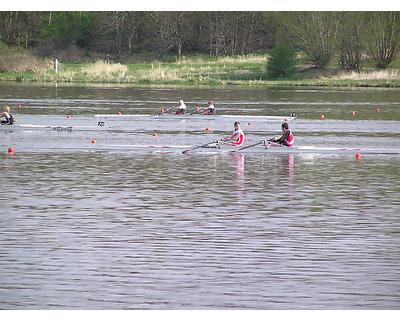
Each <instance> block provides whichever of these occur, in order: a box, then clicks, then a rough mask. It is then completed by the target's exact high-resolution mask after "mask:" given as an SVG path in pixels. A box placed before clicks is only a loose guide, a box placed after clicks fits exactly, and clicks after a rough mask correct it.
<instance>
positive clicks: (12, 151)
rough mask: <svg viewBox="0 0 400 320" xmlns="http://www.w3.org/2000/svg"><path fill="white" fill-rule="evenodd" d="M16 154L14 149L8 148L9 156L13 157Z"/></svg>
mask: <svg viewBox="0 0 400 320" xmlns="http://www.w3.org/2000/svg"><path fill="white" fill-rule="evenodd" d="M14 152H15V149H14V147H8V154H9V155H10V156H12V155H13V154H14Z"/></svg>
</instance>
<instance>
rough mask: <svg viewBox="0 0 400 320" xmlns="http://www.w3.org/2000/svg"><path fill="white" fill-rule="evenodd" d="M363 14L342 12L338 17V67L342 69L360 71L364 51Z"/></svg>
mask: <svg viewBox="0 0 400 320" xmlns="http://www.w3.org/2000/svg"><path fill="white" fill-rule="evenodd" d="M365 22H366V21H365V13H363V12H343V13H341V15H340V27H339V48H340V65H341V66H342V68H344V69H349V70H354V71H357V72H360V71H361V68H362V66H363V53H364V50H365V42H364V38H365V28H366V23H365Z"/></svg>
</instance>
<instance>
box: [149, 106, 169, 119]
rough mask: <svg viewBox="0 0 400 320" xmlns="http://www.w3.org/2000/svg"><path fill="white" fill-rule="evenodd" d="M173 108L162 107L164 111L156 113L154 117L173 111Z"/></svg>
mask: <svg viewBox="0 0 400 320" xmlns="http://www.w3.org/2000/svg"><path fill="white" fill-rule="evenodd" d="M172 108H173V107H168V108H163V109H161V110H162V111H160V112H158V113H156V114H155V115H154V116H153V117H157V116H160V115H162V114H164V113H171V112H172Z"/></svg>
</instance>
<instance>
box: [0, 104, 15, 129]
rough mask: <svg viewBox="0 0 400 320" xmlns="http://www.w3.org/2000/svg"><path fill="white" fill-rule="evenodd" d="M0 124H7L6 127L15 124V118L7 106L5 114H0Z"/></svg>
mask: <svg viewBox="0 0 400 320" xmlns="http://www.w3.org/2000/svg"><path fill="white" fill-rule="evenodd" d="M0 124H5V125H12V124H14V117H13V116H12V114H11V111H10V107H9V106H6V107H5V108H4V112H1V113H0Z"/></svg>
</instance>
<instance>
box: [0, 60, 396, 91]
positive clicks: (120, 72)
mask: <svg viewBox="0 0 400 320" xmlns="http://www.w3.org/2000/svg"><path fill="white" fill-rule="evenodd" d="M266 59H267V58H266V56H263V55H251V56H238V57H220V58H204V57H191V58H183V59H182V60H180V61H177V62H159V61H155V62H147V63H134V64H119V63H106V62H103V61H98V62H95V63H64V62H62V61H61V62H60V69H59V72H58V73H56V72H55V70H54V68H53V66H52V62H50V61H47V63H45V64H43V65H44V66H46V67H43V68H37V69H36V70H35V71H24V72H22V71H19V72H0V81H18V82H60V83H129V84H152V85H184V86H194V85H249V86H267V87H290V86H323V87H400V73H399V72H398V69H388V70H383V71H377V70H374V69H366V71H363V72H362V73H360V74H358V73H348V72H344V71H341V70H338V69H336V68H330V69H325V70H316V69H311V68H310V69H307V68H305V67H302V68H299V72H298V73H297V74H296V75H295V77H294V78H293V79H290V80H267V79H266V78H265V77H266V76H265V68H266Z"/></svg>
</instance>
